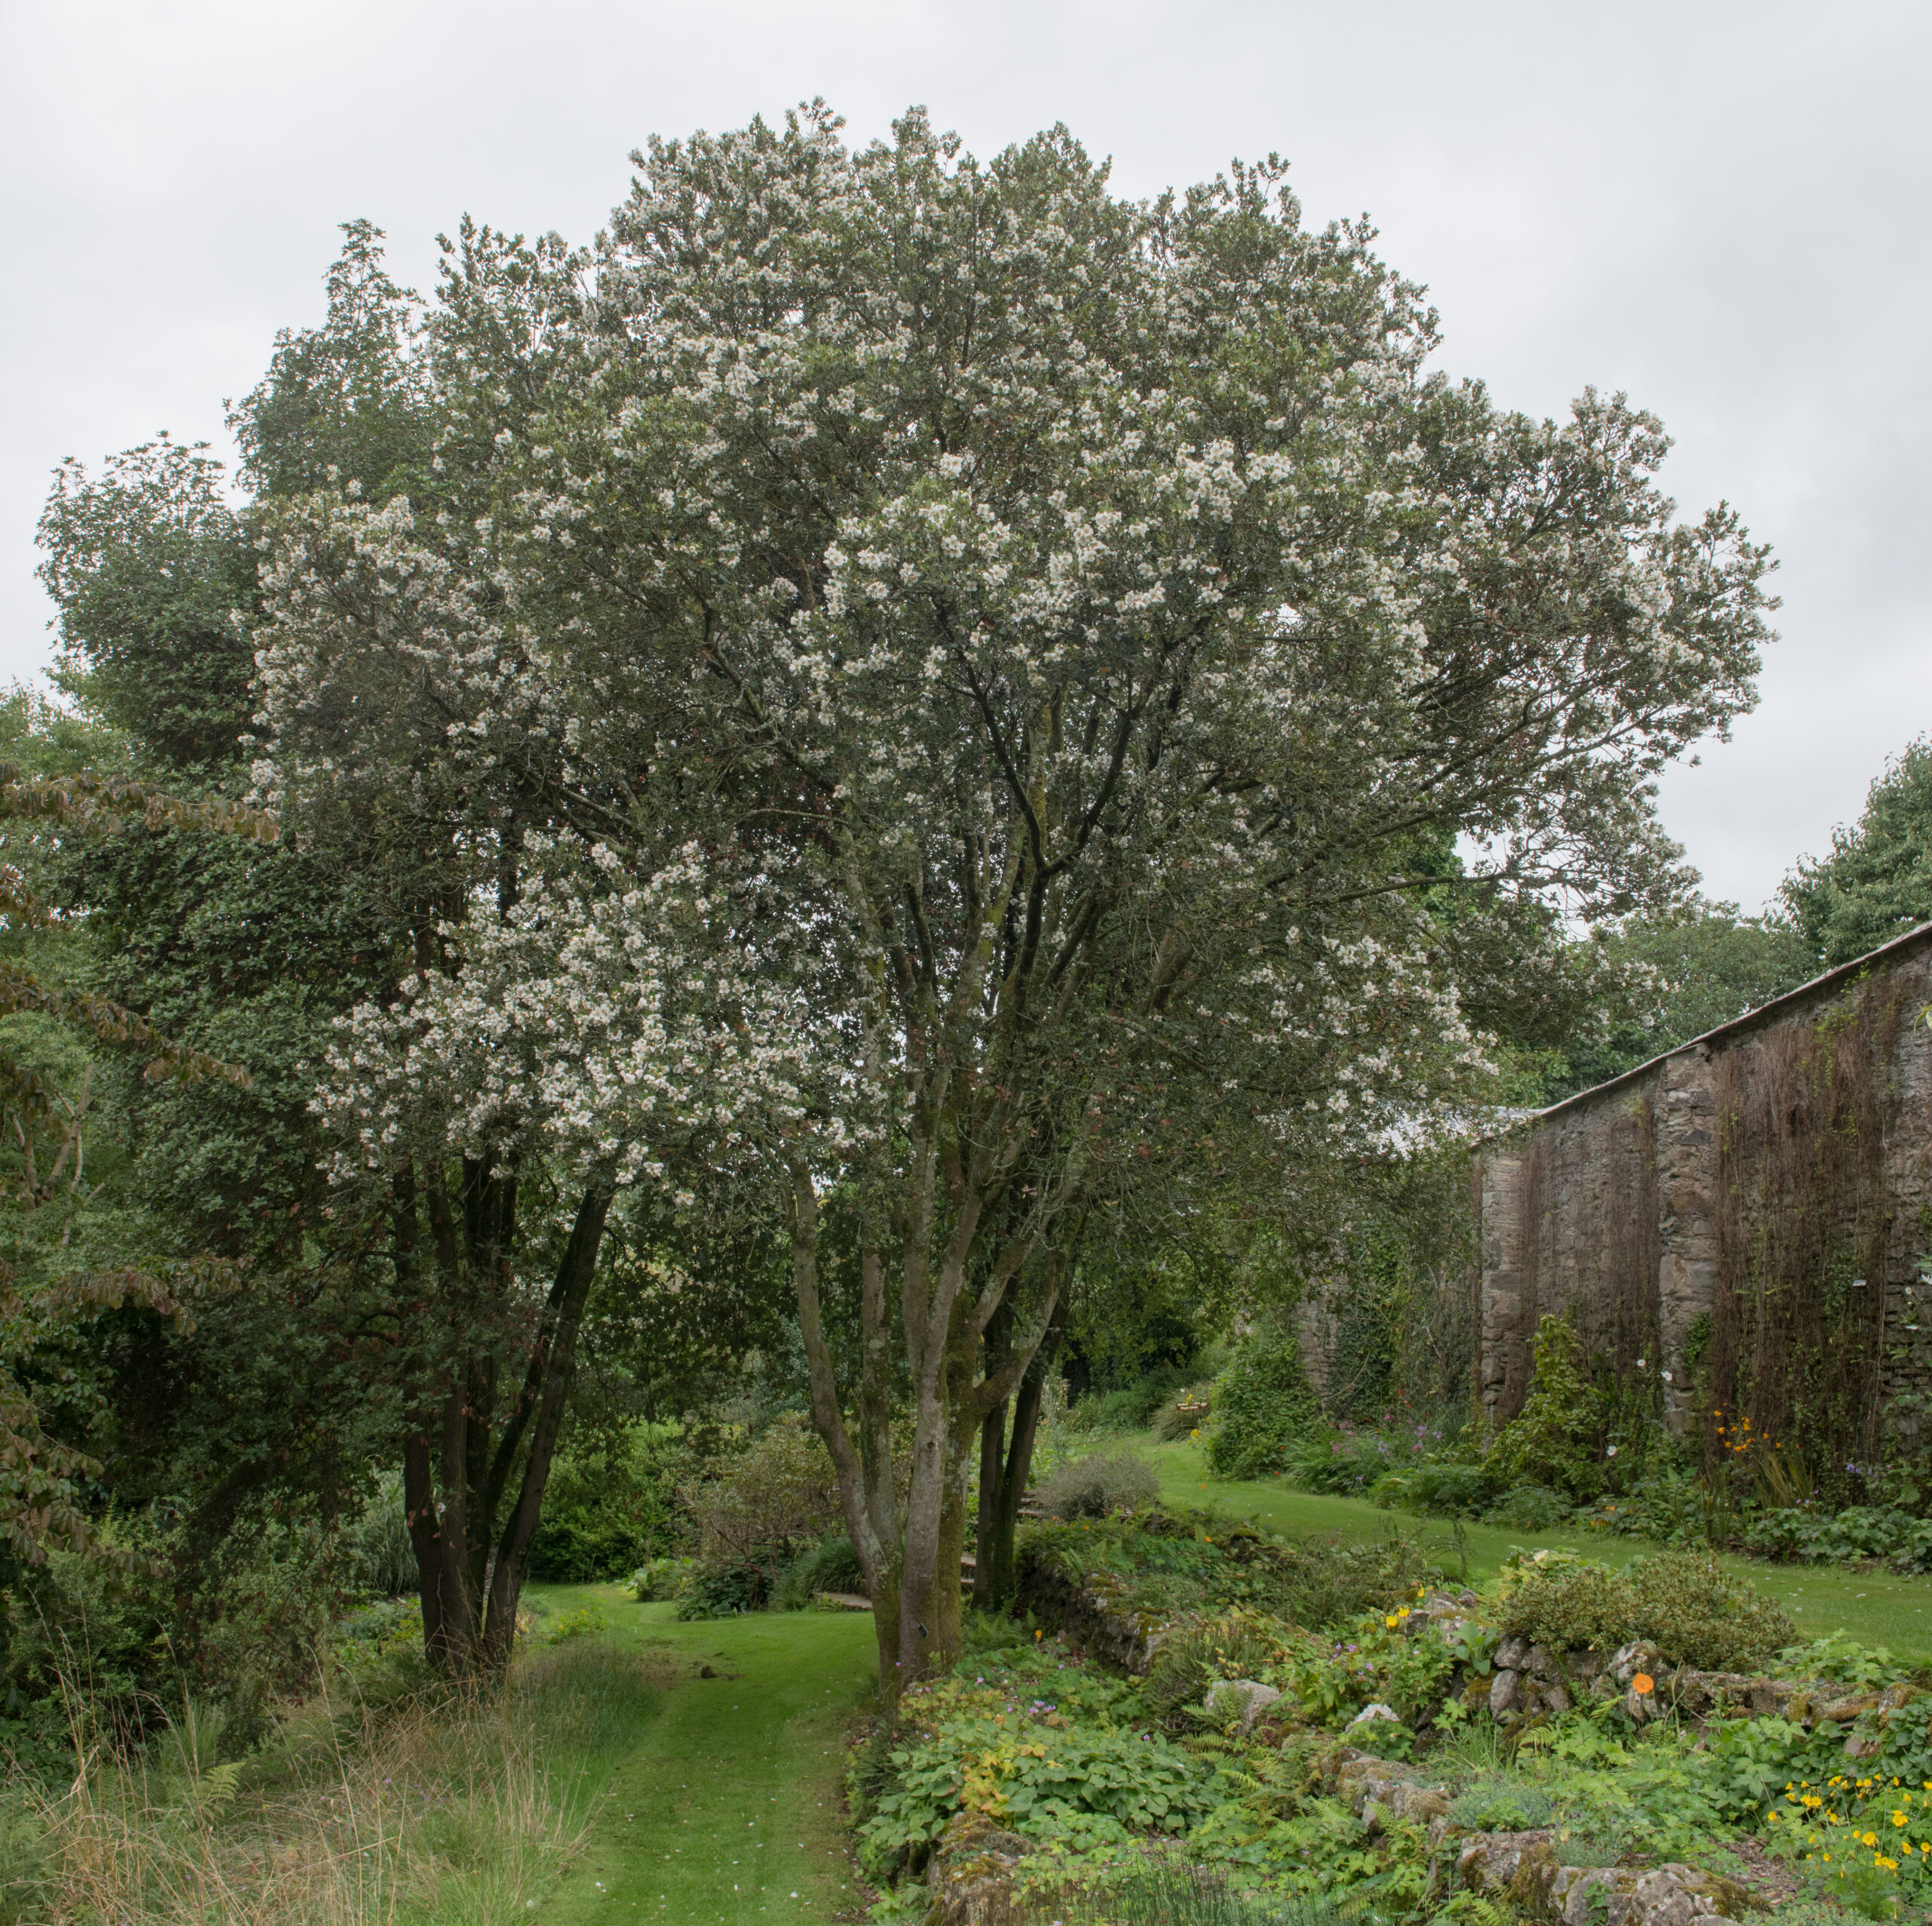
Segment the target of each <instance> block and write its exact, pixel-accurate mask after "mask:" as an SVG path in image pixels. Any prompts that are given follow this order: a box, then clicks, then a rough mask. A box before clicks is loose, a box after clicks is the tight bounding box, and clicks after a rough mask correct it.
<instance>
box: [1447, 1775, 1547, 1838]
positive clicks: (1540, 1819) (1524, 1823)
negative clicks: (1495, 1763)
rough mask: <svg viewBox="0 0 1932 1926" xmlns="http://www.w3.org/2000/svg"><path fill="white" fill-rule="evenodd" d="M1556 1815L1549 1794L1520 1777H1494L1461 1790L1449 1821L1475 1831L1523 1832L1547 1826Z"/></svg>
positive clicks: (1451, 1806) (1450, 1812)
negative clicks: (1519, 1778) (1525, 1783)
mask: <svg viewBox="0 0 1932 1926" xmlns="http://www.w3.org/2000/svg"><path fill="white" fill-rule="evenodd" d="M1554 1817H1555V1808H1554V1807H1553V1806H1552V1804H1550V1800H1549V1794H1548V1793H1547V1792H1544V1791H1543V1790H1542V1789H1541V1788H1540V1787H1538V1786H1526V1785H1524V1784H1523V1783H1522V1782H1521V1780H1511V1779H1497V1780H1487V1781H1484V1782H1481V1783H1478V1784H1476V1785H1474V1786H1471V1787H1470V1788H1469V1790H1468V1791H1467V1792H1461V1793H1459V1794H1457V1796H1456V1798H1455V1799H1454V1801H1451V1804H1450V1808H1449V1823H1450V1824H1451V1825H1452V1826H1467V1827H1468V1828H1469V1830H1470V1831H1471V1832H1527V1831H1528V1830H1529V1829H1530V1828H1531V1827H1532V1826H1547V1825H1549V1823H1550V1822H1551V1820H1552V1819H1553V1818H1554Z"/></svg>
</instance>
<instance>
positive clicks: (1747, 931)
mask: <svg viewBox="0 0 1932 1926" xmlns="http://www.w3.org/2000/svg"><path fill="white" fill-rule="evenodd" d="M1577 948H1578V949H1581V950H1585V951H1587V952H1592V953H1593V954H1594V955H1595V957H1596V958H1599V959H1601V961H1602V962H1603V963H1604V965H1606V966H1607V968H1604V971H1602V972H1601V980H1602V982H1603V983H1604V985H1605V986H1606V990H1605V993H1604V994H1603V995H1600V996H1599V997H1598V998H1597V999H1596V1001H1595V1008H1594V1009H1593V1010H1590V1011H1585V1012H1583V1013H1580V1014H1579V1015H1577V1017H1575V1018H1574V1020H1573V1022H1574V1027H1573V1029H1572V1030H1571V1034H1570V1035H1569V1036H1568V1037H1567V1038H1565V1039H1564V1040H1563V1041H1562V1042H1561V1045H1560V1047H1559V1048H1557V1049H1555V1051H1552V1052H1551V1053H1550V1054H1549V1056H1548V1057H1547V1058H1546V1060H1545V1068H1544V1069H1543V1088H1542V1091H1541V1093H1540V1100H1541V1101H1542V1102H1544V1103H1557V1102H1558V1101H1560V1100H1561V1099H1562V1098H1564V1097H1572V1096H1574V1095H1575V1094H1577V1091H1582V1090H1587V1089H1589V1088H1590V1087H1591V1086H1592V1085H1594V1084H1599V1083H1602V1082H1604V1081H1605V1080H1606V1079H1607V1078H1611V1077H1616V1076H1621V1075H1623V1072H1625V1071H1626V1070H1630V1069H1635V1068H1636V1066H1638V1064H1639V1063H1648V1062H1649V1061H1650V1060H1651V1058H1652V1057H1658V1056H1661V1055H1662V1054H1663V1053H1664V1052H1665V1051H1669V1050H1675V1048H1677V1046H1678V1045H1679V1044H1681V1043H1687V1042H1689V1041H1690V1039H1691V1038H1693V1037H1695V1036H1701V1035H1703V1034H1704V1032H1706V1031H1707V1030H1714V1029H1717V1028H1718V1027H1719V1026H1721V1025H1722V1024H1724V1023H1730V1021H1731V1020H1733V1019H1734V1018H1736V1017H1741V1016H1743V1015H1744V1014H1746V1011H1751V1010H1755V1009H1756V1008H1758V1005H1760V1004H1764V1003H1768V1002H1770V1000H1771V999H1772V998H1774V997H1777V996H1782V995H1783V994H1784V993H1785V992H1786V991H1787V990H1791V989H1796V988H1797V987H1798V985H1799V984H1800V983H1804V981H1806V980H1807V979H1808V978H1810V977H1813V976H1815V975H1816V974H1817V970H1818V964H1817V958H1816V952H1814V950H1813V949H1812V947H1811V946H1810V944H1809V943H1807V940H1805V938H1804V936H1803V935H1802V934H1801V933H1800V931H1798V930H1797V929H1796V928H1793V927H1792V925H1791V924H1789V923H1788V922H1786V921H1782V920H1780V919H1779V918H1774V917H1766V916H1740V915H1739V914H1738V912H1737V905H1736V904H1735V903H1706V902H1704V901H1703V900H1701V899H1699V898H1695V897H1694V898H1692V899H1690V900H1689V901H1687V902H1685V903H1681V904H1679V905H1678V906H1676V907H1675V908H1673V909H1669V910H1666V911H1665V912H1662V913H1660V914H1657V915H1635V916H1629V917H1626V918H1623V920H1622V921H1620V922H1617V923H1614V924H1612V925H1607V926H1606V927H1605V928H1602V929H1601V930H1599V931H1598V932H1597V933H1596V934H1595V937H1594V938H1592V939H1588V940H1586V941H1585V942H1583V943H1579V944H1578V945H1577Z"/></svg>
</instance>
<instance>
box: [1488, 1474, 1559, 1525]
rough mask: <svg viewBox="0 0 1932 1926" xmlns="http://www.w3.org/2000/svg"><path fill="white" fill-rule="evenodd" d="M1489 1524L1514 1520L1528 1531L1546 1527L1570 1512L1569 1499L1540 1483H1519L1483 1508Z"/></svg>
mask: <svg viewBox="0 0 1932 1926" xmlns="http://www.w3.org/2000/svg"><path fill="white" fill-rule="evenodd" d="M1483 1515H1484V1518H1487V1520H1488V1521H1490V1523H1491V1524H1514V1525H1519V1526H1521V1527H1522V1528H1524V1530H1526V1531H1549V1530H1551V1529H1552V1528H1553V1527H1555V1526H1556V1525H1559V1524H1561V1523H1562V1522H1563V1521H1564V1519H1566V1518H1568V1517H1569V1515H1570V1501H1569V1500H1568V1499H1567V1498H1565V1497H1564V1496H1563V1495H1562V1494H1561V1493H1560V1492H1556V1491H1551V1490H1550V1489H1549V1487H1548V1486H1547V1485H1543V1484H1518V1485H1517V1486H1515V1488H1513V1489H1512V1490H1510V1491H1506V1492H1504V1493H1503V1496H1502V1497H1500V1498H1499V1499H1498V1500H1497V1501H1496V1503H1494V1504H1493V1505H1491V1506H1490V1508H1489V1509H1488V1510H1487V1511H1486V1512H1484V1514H1483Z"/></svg>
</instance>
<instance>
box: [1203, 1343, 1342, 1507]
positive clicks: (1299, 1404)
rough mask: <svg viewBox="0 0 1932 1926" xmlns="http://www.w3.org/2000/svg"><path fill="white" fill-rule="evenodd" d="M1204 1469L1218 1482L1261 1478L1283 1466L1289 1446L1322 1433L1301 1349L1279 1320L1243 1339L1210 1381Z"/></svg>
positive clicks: (1324, 1425)
mask: <svg viewBox="0 0 1932 1926" xmlns="http://www.w3.org/2000/svg"><path fill="white" fill-rule="evenodd" d="M1212 1397H1213V1402H1214V1423H1213V1426H1212V1428H1211V1429H1210V1431H1209V1432H1208V1434H1207V1468H1208V1469H1209V1470H1210V1471H1211V1472H1213V1473H1214V1475H1215V1476H1216V1477H1217V1478H1260V1477H1263V1476H1266V1475H1268V1474H1269V1473H1270V1472H1277V1471H1279V1470H1280V1469H1281V1468H1282V1465H1283V1463H1284V1454H1285V1452H1286V1450H1287V1447H1288V1446H1289V1445H1291V1444H1294V1443H1295V1442H1297V1441H1299V1440H1301V1439H1303V1438H1308V1437H1309V1436H1310V1435H1312V1434H1317V1433H1321V1432H1325V1431H1326V1429H1327V1423H1326V1421H1325V1420H1324V1418H1323V1417H1322V1414H1321V1401H1320V1400H1319V1399H1318V1398H1317V1397H1316V1396H1315V1389H1314V1386H1312V1385H1311V1384H1310V1383H1309V1381H1308V1374H1307V1372H1306V1371H1304V1370H1303V1368H1302V1361H1301V1346H1300V1344H1299V1343H1297V1341H1296V1340H1295V1338H1294V1336H1293V1334H1291V1332H1289V1331H1287V1329H1286V1328H1284V1326H1283V1325H1281V1323H1280V1321H1278V1320H1273V1319H1271V1320H1270V1321H1268V1322H1267V1323H1266V1324H1264V1325H1261V1326H1260V1327H1259V1328H1257V1329H1256V1330H1255V1331H1252V1332H1251V1333H1250V1334H1248V1336H1247V1337H1245V1338H1244V1339H1243V1340H1241V1345H1240V1346H1239V1348H1238V1349H1237V1350H1236V1351H1235V1355H1234V1358H1233V1360H1232V1362H1231V1363H1230V1364H1229V1366H1228V1368H1227V1369H1226V1371H1223V1373H1222V1374H1221V1375H1220V1377H1218V1378H1217V1379H1216V1380H1214V1391H1213V1393H1212Z"/></svg>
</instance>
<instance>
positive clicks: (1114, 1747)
mask: <svg viewBox="0 0 1932 1926" xmlns="http://www.w3.org/2000/svg"><path fill="white" fill-rule="evenodd" d="M1143 1716H1144V1715H1143V1710H1142V1708H1141V1706H1140V1695H1139V1694H1138V1693H1137V1691H1135V1690H1134V1688H1132V1687H1131V1686H1129V1685H1127V1684H1124V1683H1122V1682H1121V1681H1116V1680H1113V1679H1110V1678H1105V1677H1104V1676H1103V1675H1099V1674H1097V1673H1096V1672H1093V1671H1091V1670H1090V1669H1088V1668H1087V1667H1084V1666H1077V1665H1072V1664H1069V1663H1066V1662H1065V1661H1063V1660H1062V1659H1060V1657H1059V1655H1058V1654H1057V1653H1056V1654H1052V1655H1051V1656H1050V1655H1048V1654H1044V1653H1030V1652H1025V1651H1009V1652H1008V1653H1006V1654H998V1655H995V1654H982V1655H980V1657H975V1658H972V1659H968V1660H964V1661H962V1662H961V1665H960V1666H958V1668H957V1669H956V1670H955V1672H954V1674H953V1675H952V1677H951V1678H946V1679H943V1680H940V1681H937V1682H936V1683H934V1684H931V1685H928V1686H924V1687H919V1688H914V1690H912V1691H910V1692H909V1693H908V1694H906V1698H905V1700H903V1703H902V1706H901V1721H902V1723H901V1728H900V1732H901V1736H900V1737H899V1738H898V1740H897V1743H893V1744H892V1745H891V1746H890V1748H889V1749H888V1751H887V1753H886V1756H885V1761H884V1770H883V1771H879V1772H878V1775H877V1783H878V1789H877V1790H876V1792H875V1794H874V1795H873V1796H872V1798H871V1799H870V1800H869V1804H868V1817H866V1819H865V1820H864V1821H863V1823H862V1824H861V1825H860V1827H859V1829H858V1838H859V1851H860V1862H861V1863H862V1864H863V1865H864V1866H866V1868H867V1869H868V1870H869V1871H871V1872H873V1873H874V1874H875V1875H878V1874H883V1873H887V1872H891V1871H894V1870H896V1869H898V1868H900V1867H902V1866H906V1865H909V1864H911V1865H916V1864H917V1863H918V1862H919V1861H920V1860H922V1859H923V1857H924V1855H925V1854H926V1853H927V1852H928V1851H929V1850H930V1849H931V1845H932V1844H933V1842H934V1841H936V1840H937V1838H938V1837H939V1835H940V1833H941V1832H943V1830H944V1829H945V1826H946V1821H947V1820H949V1819H950V1818H951V1817H952V1816H953V1815H954V1814H955V1813H958V1812H961V1811H973V1812H983V1813H985V1814H988V1815H989V1817H993V1818H995V1819H997V1820H998V1821H999V1823H1001V1825H1002V1826H1008V1827H1011V1829H1013V1830H1014V1831H1015V1832H1018V1833H1019V1834H1020V1835H1021V1836H1022V1837H1023V1838H1027V1839H1029V1840H1032V1841H1035V1842H1036V1843H1038V1844H1043V1845H1044V1844H1050V1843H1057V1842H1063V1841H1064V1842H1070V1843H1074V1844H1078V1845H1081V1846H1088V1845H1091V1844H1096V1843H1100V1842H1111V1841H1118V1842H1120V1843H1124V1842H1125V1841H1127V1840H1128V1839H1129V1838H1131V1836H1133V1835H1134V1834H1136V1833H1146V1832H1180V1831H1182V1830H1183V1829H1185V1828H1186V1826H1187V1824H1188V1823H1189V1821H1190V1820H1194V1819H1196V1818H1198V1817H1201V1815H1202V1814H1205V1813H1206V1812H1207V1811H1208V1810H1209V1809H1210V1808H1211V1804H1212V1803H1213V1801H1212V1799H1211V1796H1210V1795H1209V1792H1208V1789H1207V1773H1206V1772H1205V1771H1204V1770H1203V1768H1202V1767H1201V1764H1199V1763H1198V1761H1195V1759H1194V1758H1191V1757H1190V1756H1189V1755H1188V1754H1187V1753H1186V1752H1184V1751H1183V1750H1181V1749H1180V1748H1178V1747H1177V1746H1174V1745H1172V1744H1170V1743H1168V1741H1166V1740H1164V1739H1161V1738H1160V1737H1157V1736H1156V1735H1155V1734H1152V1733H1151V1732H1150V1731H1148V1730H1146V1727H1145V1724H1144V1723H1143Z"/></svg>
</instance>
